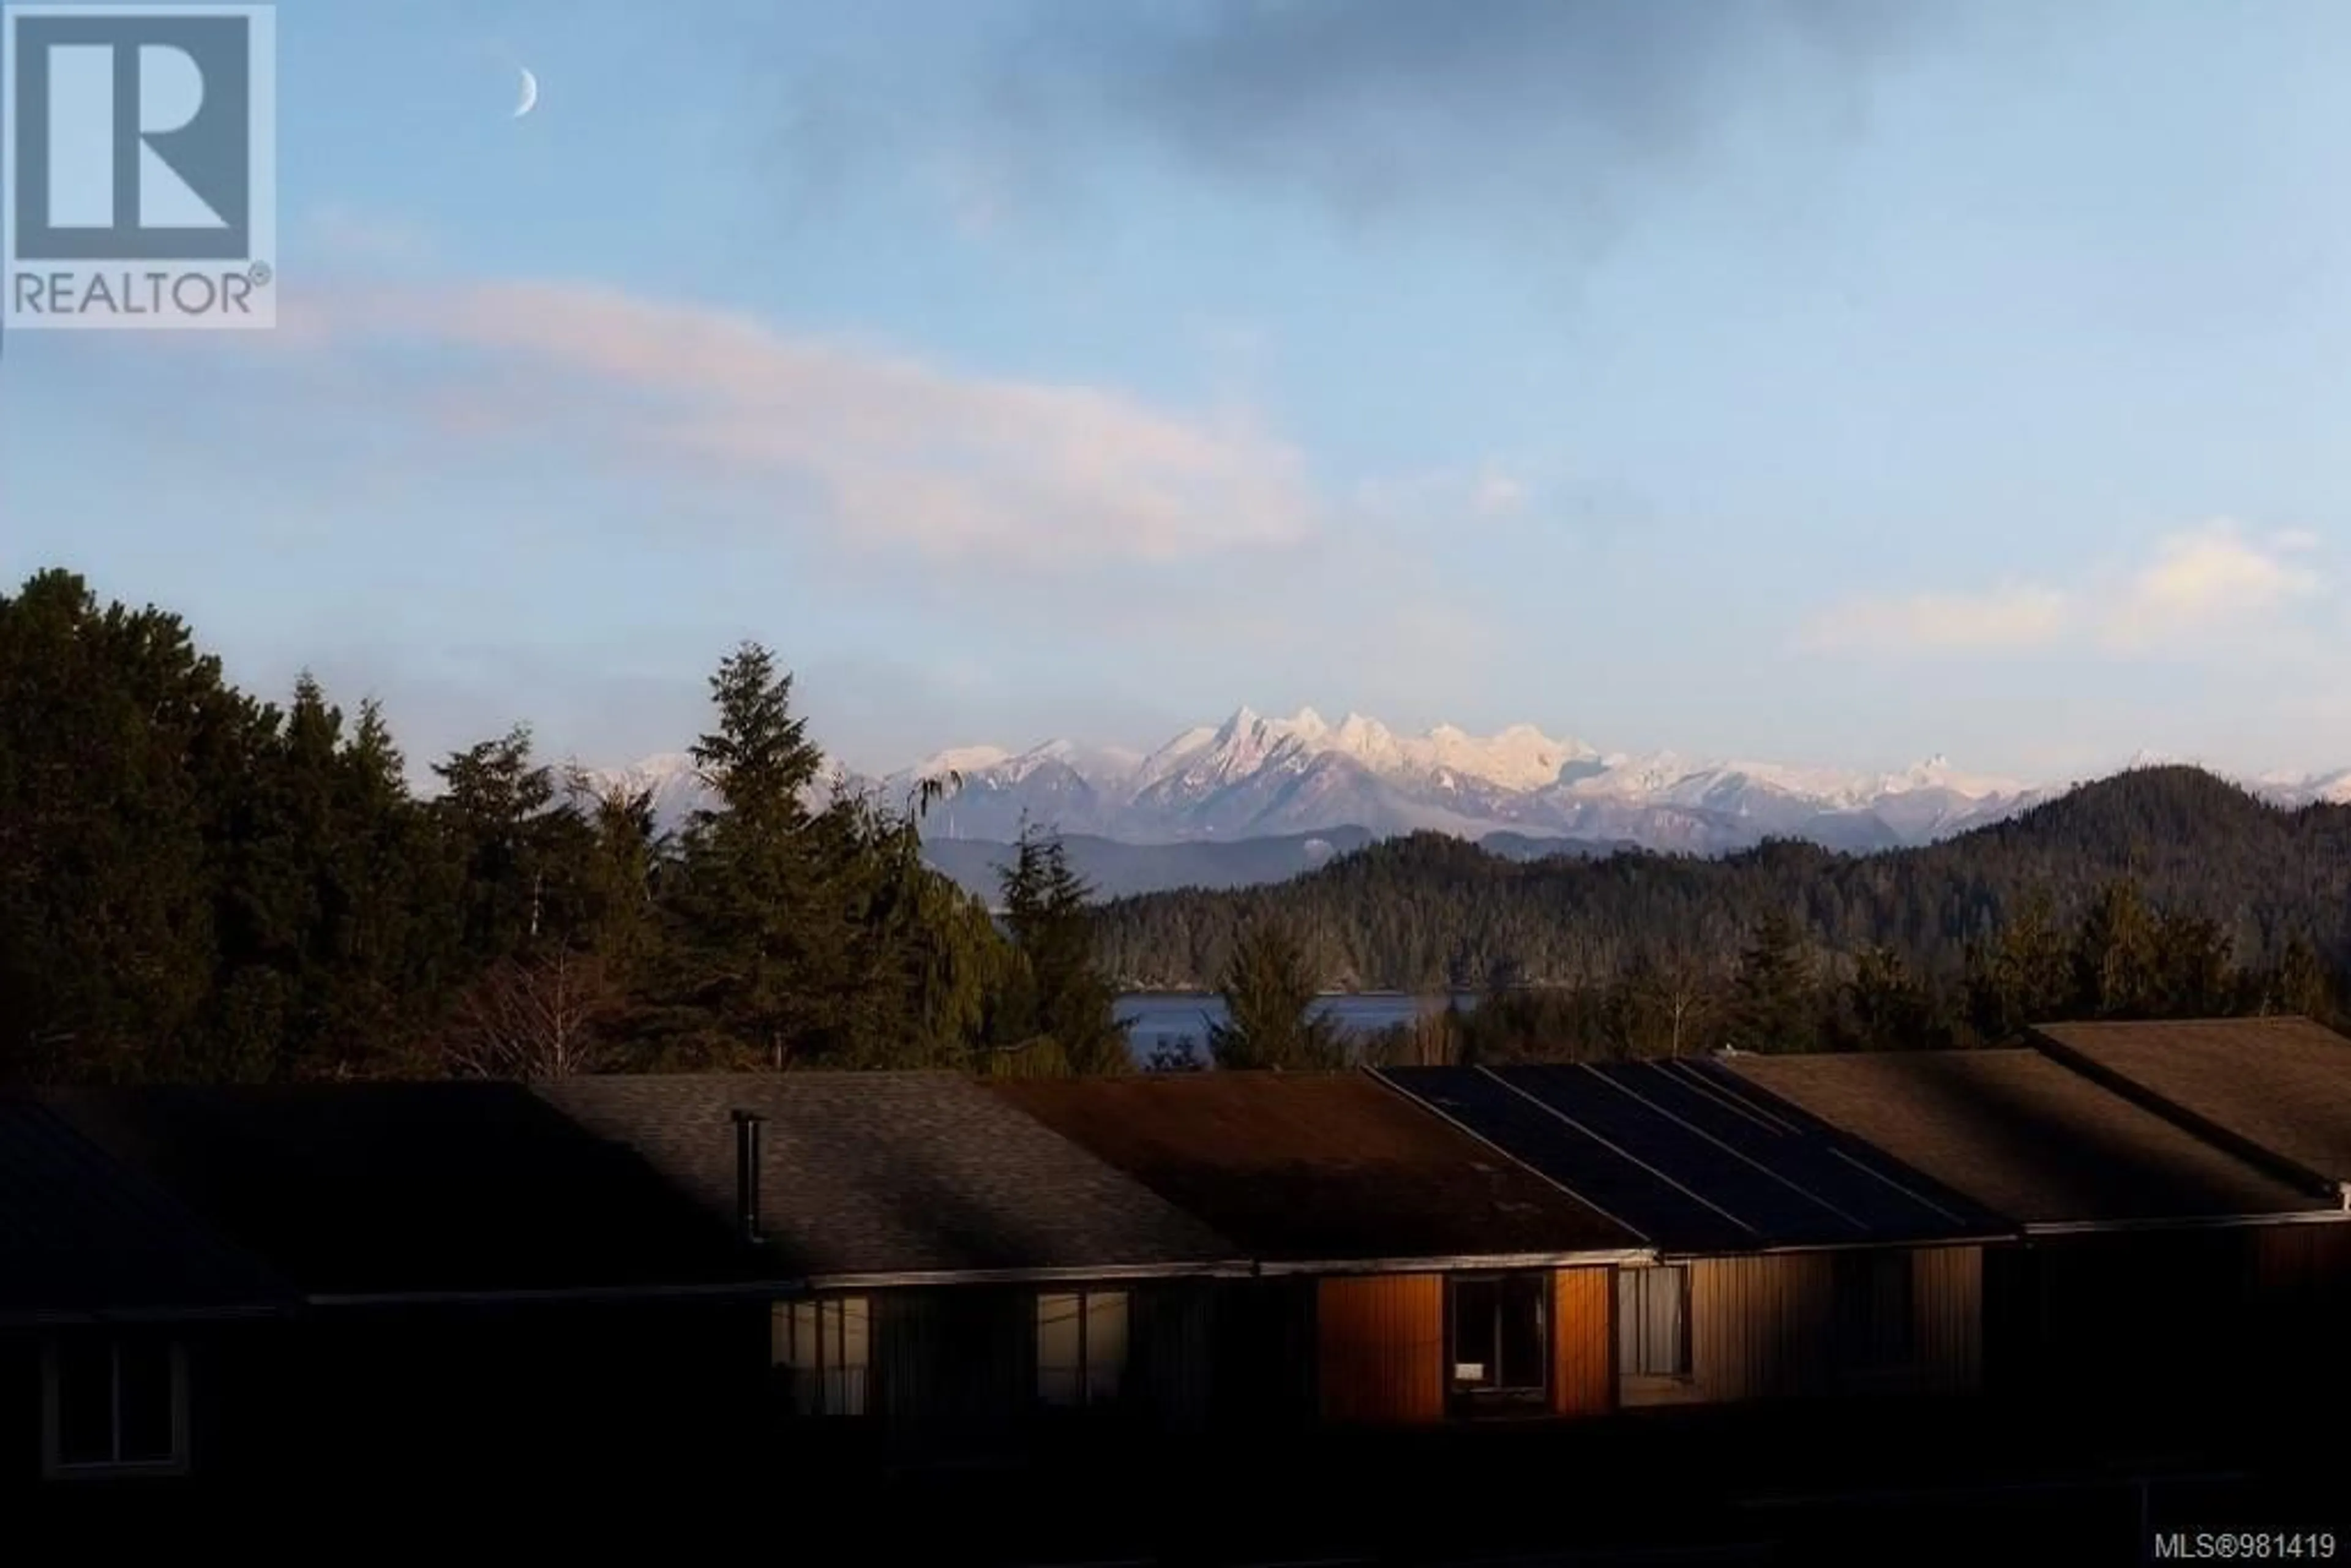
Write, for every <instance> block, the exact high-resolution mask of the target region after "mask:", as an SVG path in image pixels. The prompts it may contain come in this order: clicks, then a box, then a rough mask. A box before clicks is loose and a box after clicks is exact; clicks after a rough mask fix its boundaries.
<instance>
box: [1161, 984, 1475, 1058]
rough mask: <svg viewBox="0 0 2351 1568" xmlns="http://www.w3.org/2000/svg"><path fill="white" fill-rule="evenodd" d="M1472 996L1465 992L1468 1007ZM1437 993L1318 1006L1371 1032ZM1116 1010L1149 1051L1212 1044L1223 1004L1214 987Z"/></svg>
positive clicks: (1408, 1017)
mask: <svg viewBox="0 0 2351 1568" xmlns="http://www.w3.org/2000/svg"><path fill="white" fill-rule="evenodd" d="M1471 999H1472V998H1468V997H1464V998H1462V1005H1463V1006H1464V1007H1467V1006H1468V1004H1469V1002H1470V1000H1471ZM1442 1005H1443V1004H1442V1002H1441V1001H1440V1000H1438V999H1437V998H1423V997H1416V996H1408V995H1405V994H1402V993H1395V992H1384V991H1382V992H1373V993H1370V994H1365V995H1357V996H1348V997H1324V998H1322V1000H1320V1001H1319V1002H1317V1003H1316V1004H1315V1008H1316V1010H1318V1011H1320V1012H1322V1013H1323V1014H1324V1015H1325V1016H1327V1017H1330V1018H1332V1019H1337V1020H1338V1022H1339V1025H1340V1027H1342V1028H1343V1029H1346V1030H1353V1031H1355V1032H1357V1033H1364V1034H1369V1033H1371V1032H1373V1031H1374V1030H1384V1029H1386V1028H1388V1027H1390V1026H1391V1025H1394V1024H1400V1023H1409V1022H1411V1021H1412V1019H1413V1015H1414V1014H1416V1012H1418V1011H1419V1010H1420V1009H1422V1008H1424V1007H1436V1006H1442ZM1118 1016H1119V1017H1120V1018H1121V1019H1126V1020H1127V1021H1128V1022H1130V1023H1131V1024H1132V1025H1133V1026H1134V1027H1133V1028H1132V1029H1131V1030H1129V1031H1128V1034H1127V1038H1128V1039H1130V1040H1133V1041H1134V1053H1135V1055H1137V1056H1139V1057H1148V1056H1150V1054H1151V1052H1152V1051H1153V1049H1154V1048H1155V1047H1158V1046H1167V1047H1171V1048H1174V1047H1188V1048H1189V1049H1190V1050H1192V1051H1195V1052H1198V1053H1200V1054H1204V1055H1205V1054H1206V1053H1207V1049H1208V1026H1209V1025H1210V1024H1215V1023H1222V1022H1224V1020H1225V1004H1224V1002H1223V1001H1222V1000H1221V999H1220V998H1217V995H1216V994H1215V993H1214V992H1211V991H1152V992H1130V993H1129V994H1127V995H1125V996H1123V997H1121V998H1118Z"/></svg>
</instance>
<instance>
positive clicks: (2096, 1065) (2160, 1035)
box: [2032, 1018, 2351, 1183]
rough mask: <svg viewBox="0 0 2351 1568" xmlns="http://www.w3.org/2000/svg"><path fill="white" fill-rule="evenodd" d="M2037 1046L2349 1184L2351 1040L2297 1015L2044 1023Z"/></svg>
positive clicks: (2179, 1114) (2190, 1118)
mask: <svg viewBox="0 0 2351 1568" xmlns="http://www.w3.org/2000/svg"><path fill="white" fill-rule="evenodd" d="M2032 1033H2033V1035H2034V1037H2036V1040H2037V1041H2038V1042H2039V1043H2040V1044H2041V1046H2042V1048H2043V1050H2044V1051H2048V1052H2049V1053H2051V1054H2053V1055H2055V1056H2056V1057H2057V1058H2058V1059H2059V1060H2060V1061H2067V1062H2069V1063H2072V1064H2076V1065H2078V1066H2080V1067H2082V1068H2084V1069H2085V1070H2087V1071H2092V1072H2093V1073H2094V1074H2102V1075H2105V1080H2106V1082H2109V1084H2110V1086H2116V1082H2117V1081H2119V1086H2122V1087H2125V1088H2126V1090H2135V1091H2137V1092H2138V1093H2139V1095H2140V1096H2141V1097H2142V1098H2145V1099H2147V1102H2148V1103H2151V1104H2158V1105H2160V1106H2161V1107H2162V1108H2164V1109H2166V1110H2168V1111H2169V1112H2170V1113H2173V1115H2174V1117H2175V1119H2179V1120H2182V1121H2185V1122H2187V1123H2189V1124H2190V1125H2191V1126H2194V1127H2199V1128H2201V1129H2203V1130H2205V1131H2207V1132H2208V1133H2211V1132H2217V1133H2219V1134H2223V1135H2224V1136H2226V1137H2230V1138H2234V1139H2238V1140H2241V1141H2242V1142H2243V1143H2245V1144H2249V1145H2252V1146H2253V1147H2254V1148H2255V1149H2259V1150H2265V1151H2267V1152H2269V1153H2270V1154H2272V1155H2276V1156H2278V1157H2279V1158H2281V1159H2283V1160H2285V1161H2289V1162H2291V1163H2292V1164H2293V1165H2294V1166H2297V1167H2299V1168H2300V1169H2301V1170H2302V1171H2304V1172H2306V1173H2308V1174H2309V1175H2310V1176H2315V1177H2317V1178H2319V1179H2321V1180H2323V1181H2325V1182H2328V1183H2335V1182H2343V1181H2351V1040H2345V1039H2344V1038H2343V1036H2341V1035H2339V1034H2337V1033H2335V1031H2334V1030H2331V1029H2327V1028H2325V1026H2324V1025H2321V1024H2316V1023H2314V1022H2312V1021H2311V1020H2310V1019H2302V1018H2252V1019H2197V1020H2192V1021H2184V1022H2172V1023H2069V1024H2043V1025H2041V1026H2040V1027H2038V1028H2037V1029H2035V1030H2033V1031H2032Z"/></svg>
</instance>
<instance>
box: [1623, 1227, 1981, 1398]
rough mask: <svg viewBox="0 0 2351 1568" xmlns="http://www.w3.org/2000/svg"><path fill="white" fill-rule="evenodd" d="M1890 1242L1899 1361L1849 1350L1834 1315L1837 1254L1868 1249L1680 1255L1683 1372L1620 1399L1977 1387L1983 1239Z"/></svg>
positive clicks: (1846, 1256)
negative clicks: (1865, 1359)
mask: <svg viewBox="0 0 2351 1568" xmlns="http://www.w3.org/2000/svg"><path fill="white" fill-rule="evenodd" d="M1889 1251H1890V1252H1891V1253H1892V1255H1893V1256H1895V1257H1896V1258H1898V1259H1900V1260H1902V1261H1903V1263H1907V1268H1908V1270H1909V1281H1908V1284H1909V1292H1910V1304H1909V1313H1910V1316H1909V1340H1910V1350H1909V1354H1908V1356H1907V1358H1906V1359H1905V1360H1903V1361H1901V1362H1899V1363H1897V1364H1892V1365H1886V1366H1878V1367H1871V1366H1865V1365H1861V1364H1855V1362H1853V1361H1852V1360H1851V1358H1850V1357H1849V1356H1848V1354H1846V1352H1847V1350H1848V1349H1849V1347H1850V1345H1851V1343H1852V1340H1853V1336H1852V1335H1851V1333H1849V1332H1848V1331H1847V1329H1846V1327H1845V1325H1844V1323H1843V1322H1841V1319H1840V1305H1839V1292H1838V1286H1837V1271H1838V1269H1839V1267H1840V1260H1841V1259H1842V1260H1845V1262H1847V1263H1848V1264H1849V1263H1850V1262H1852V1261H1854V1260H1857V1259H1859V1258H1861V1257H1864V1256H1867V1255H1866V1254H1862V1253H1857V1252H1832V1251H1820V1252H1783V1253H1772V1254H1767V1255H1761V1256H1753V1257H1741V1258H1702V1259H1698V1260H1695V1261H1693V1262H1692V1263H1691V1264H1690V1265H1689V1280H1690V1284H1689V1297H1690V1299H1689V1338H1690V1375H1689V1377H1688V1379H1687V1381H1685V1382H1680V1383H1667V1382H1664V1381H1662V1380H1650V1379H1633V1378H1626V1379H1624V1380H1622V1381H1621V1384H1620V1386H1621V1390H1622V1396H1623V1399H1624V1402H1625V1403H1626V1404H1637V1405H1661V1404H1692V1403H1698V1404H1732V1403H1737V1402H1740V1401H1745V1400H1750V1399H1782V1398H1799V1397H1813V1396H1836V1395H1869V1394H1970V1393H1974V1392H1976V1391H1978V1390H1979V1389H1980V1387H1981V1386H1982V1383H1983V1314H1984V1294H1983V1259H1982V1249H1980V1248H1978V1247H1971V1246H1953V1247H1924V1248H1913V1249H1889ZM1878 1256H1881V1257H1883V1256H1886V1254H1878ZM1896 1266H1897V1267H1899V1266H1902V1265H1901V1264H1897V1265H1896Z"/></svg>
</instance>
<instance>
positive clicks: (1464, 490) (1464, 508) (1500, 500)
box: [1354, 458, 1541, 526]
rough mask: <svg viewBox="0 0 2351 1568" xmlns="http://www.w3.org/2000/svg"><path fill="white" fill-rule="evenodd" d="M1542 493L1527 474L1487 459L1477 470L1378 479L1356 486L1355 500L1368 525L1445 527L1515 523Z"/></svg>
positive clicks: (1443, 470) (1436, 470)
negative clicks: (1494, 520) (1477, 522)
mask: <svg viewBox="0 0 2351 1568" xmlns="http://www.w3.org/2000/svg"><path fill="white" fill-rule="evenodd" d="M1539 494H1541V486H1538V485H1537V484H1536V482H1535V480H1534V479H1533V478H1531V476H1528V475H1527V474H1526V473H1525V472H1523V471H1522V470H1520V468H1518V467H1515V466H1512V465H1506V464H1504V463H1502V462H1500V461H1499V460H1498V459H1493V458H1489V459H1488V460H1487V461H1485V462H1484V463H1482V464H1480V465H1478V466H1477V467H1475V468H1432V469H1426V470H1422V471H1420V472H1416V473H1398V474H1378V475H1374V476H1371V477H1369V478H1366V479H1364V480H1363V481H1362V482H1360V483H1359V484H1357V485H1356V486H1355V492H1354V495H1355V503H1356V506H1357V507H1358V508H1360V510H1361V512H1362V513H1363V515H1364V517H1366V518H1367V519H1373V520H1378V521H1384V522H1395V523H1401V524H1406V525H1413V526H1426V525H1431V524H1434V525H1439V526H1441V525H1443V524H1446V523H1450V522H1459V521H1465V520H1468V519H1471V518H1486V519H1490V518H1499V517H1512V516H1515V515H1518V514H1520V513H1522V512H1524V511H1526V510H1527V508H1528V507H1530V506H1531V504H1532V503H1533V502H1534V500H1535V498H1536V497H1537V496H1538V495H1539Z"/></svg>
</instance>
